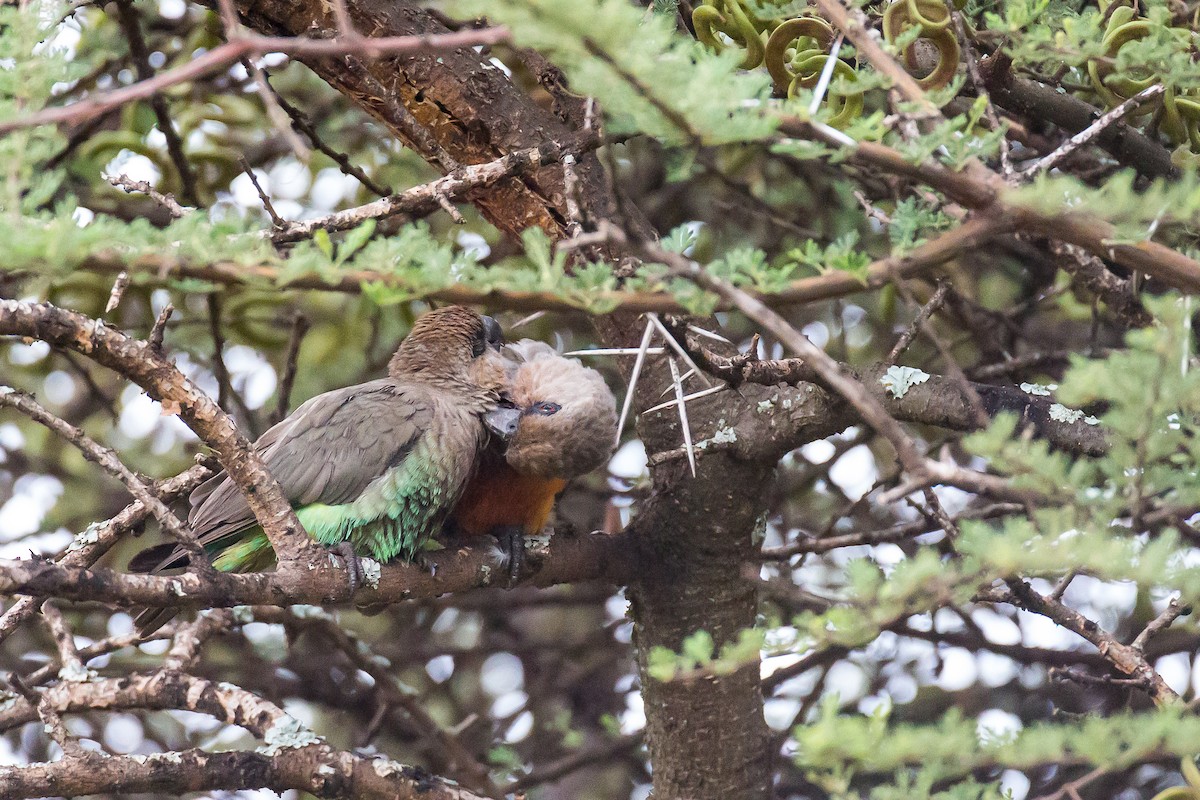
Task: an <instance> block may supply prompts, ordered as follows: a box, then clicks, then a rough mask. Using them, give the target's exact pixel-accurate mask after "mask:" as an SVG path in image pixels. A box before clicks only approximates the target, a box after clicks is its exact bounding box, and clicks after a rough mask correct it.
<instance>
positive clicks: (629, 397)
mask: <svg viewBox="0 0 1200 800" xmlns="http://www.w3.org/2000/svg"><path fill="white" fill-rule="evenodd" d="M652 335H654V323H653V321H647V322H646V332H645V333H643V334H642V344H641V346H640V347H639V348H638V354H637V360H636V361H634V362H633V372H631V373H629V389H628V390H627V391H626V392H625V403H624V405H622V406H621V419H620V420H618V421H617V441H616V444H617V445H620V444H621V432H622V431H624V430H625V420H626V419H628V418H629V407H630V406H631V405H633V393H634V391H635V390H636V389H637V379H638V375H640V374H641V372H642V364H643V363H644V362H645V361H646V353H647V351H649V349H650V337H651V336H652Z"/></svg>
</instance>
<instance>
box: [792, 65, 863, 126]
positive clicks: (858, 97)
mask: <svg viewBox="0 0 1200 800" xmlns="http://www.w3.org/2000/svg"><path fill="white" fill-rule="evenodd" d="M830 58H833V59H834V64H833V76H834V77H835V78H846V79H847V80H850V81H857V80H858V73H857V72H855V71H854V68H853V67H851V66H850V65H849V64H847V63H846V62H845V61H842V60H841V59H839V58H836V57H835V56H831V55H829V54H828V53H818V54H815V55H812V56H809V57H808V58H806V59H804V60H803V61H802V62H801V63H800V64H798V65H797V66H798V68H799V70H800V73H799V74H797V75H796V77H795V78H793V79H792V83H791V85H790V86H788V97H789V98H793V97H795V96H796V92H797V91H798V90H799V89H801V88H805V89H811V88H812V87H813V86H815V85H816V84H817V82H818V81H819V80H820V78H821V72H822V71H823V70H824V69H825V64H826V63H827V62H828V61H829V59H830ZM826 97H827V102H828V104H829V107H830V109H831V110H832V114H833V115H832V116H831V117H830V118H829V119H828V120H827V121H826V122H827V123H828V124H829V125H831V126H833V127H835V128H841V127H844V126H846V125H847V124H849V123H850V122H852V121H853V120H855V119H857V118H858V116H859V115H861V114H862V109H863V95H862V92H846V93H839V92H835V91H834V90H833V87H832V86H831V87H830V88H829V90H828V91H827V92H826Z"/></svg>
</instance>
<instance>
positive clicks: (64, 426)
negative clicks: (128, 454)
mask: <svg viewBox="0 0 1200 800" xmlns="http://www.w3.org/2000/svg"><path fill="white" fill-rule="evenodd" d="M0 406H7V407H9V408H14V409H16V410H17V411H20V412H21V413H23V414H25V415H26V416H28V417H29V418H30V419H32V420H33V421H34V422H37V423H38V424H40V425H44V426H45V427H47V428H49V429H50V430H52V431H54V432H55V433H56V434H58V435H59V436H61V437H62V438H63V439H65V440H66V441H68V442H70V443H71V444H72V445H74V446H75V447H76V448H77V449H78V450H79V452H81V453H83V456H84V458H86V459H87V460H88V461H91V462H92V463H94V464H96V465H98V466H99V467H100V468H101V469H103V470H104V471H105V472H107V473H108V474H110V475H112V476H114V477H116V478H117V479H118V480H120V481H121V483H123V484H125V488H127V489H128V490H129V493H130V494H132V495H133V496H134V498H135V499H136V500H137V501H138V502H140V503H141V504H142V505H143V506H145V507H146V508H147V509H149V510H150V513H151V514H152V515H153V516H154V518H155V519H156V520H158V522H159V524H160V525H162V526H163V530H165V531H166V532H167V533H168V534H169V535H170V536H171V537H173V538H174V539H175V540H176V541H178V542H179V543H180V544H181V545H183V546H184V548H186V549H187V551H188V552H189V553H190V554H191V555H193V556H196V558H193V559H192V560H193V562H199V564H200V567H201V568H203V565H206V564H208V559H206V558H203V557H202V556H203V553H204V550H203V548H201V547H200V546H199V545H198V544H197V543H196V537H195V536H193V535H192V532H191V530H189V529H188V528H187V527H186V526H184V524H183V523H182V522H180V521H179V518H178V517H176V516H175V513H174V512H173V511H171V509H169V508H167V506H166V505H165V504H164V503H163V502H162V501H161V500H159V499H158V497H157V496H155V494H154V493H153V492H152V491H151V490H150V488H149V487H148V486H146V484H145V483H144V482H143V481H142V479H141V478H139V477H138V476H137V475H134V474H133V472H132V471H131V470H130V469H129V468H128V467H126V466H125V465H124V464H123V463H122V462H121V459H120V458H119V457H118V456H117V454H116V453H114V452H113V451H112V450H110V449H108V448H107V447H104V446H103V445H101V444H99V443H98V442H96V441H95V440H94V439H92V438H91V437H90V436H88V435H87V434H86V433H84V432H83V431H81V430H80V429H79V428H76V427H75V426H74V425H72V424H70V423H69V422H66V421H65V420H62V419H59V418H58V417H56V416H54V415H53V414H51V413H50V412H49V411H47V410H46V409H45V408H43V407H42V406H41V404H39V403H38V402H37V401H36V400H34V399H33V398H32V397H30V396H29V395H27V394H25V393H24V392H20V391H16V390H12V389H10V390H8V391H5V389H4V388H2V387H0Z"/></svg>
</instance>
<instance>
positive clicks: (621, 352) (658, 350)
mask: <svg viewBox="0 0 1200 800" xmlns="http://www.w3.org/2000/svg"><path fill="white" fill-rule="evenodd" d="M642 352H644V353H645V354H646V355H650V356H661V355H662V354H663V353H665V352H667V351H666V348H664V347H647V348H645V350H643V349H642V348H640V347H600V348H596V349H595V350H572V351H571V352H569V353H563V355H564V356H636V355H637V354H638V353H642Z"/></svg>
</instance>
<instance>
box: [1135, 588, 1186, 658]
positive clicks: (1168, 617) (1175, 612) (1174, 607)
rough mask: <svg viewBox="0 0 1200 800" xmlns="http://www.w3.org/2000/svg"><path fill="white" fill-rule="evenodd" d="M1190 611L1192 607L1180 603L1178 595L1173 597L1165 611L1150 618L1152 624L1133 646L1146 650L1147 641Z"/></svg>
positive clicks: (1139, 649)
mask: <svg viewBox="0 0 1200 800" xmlns="http://www.w3.org/2000/svg"><path fill="white" fill-rule="evenodd" d="M1190 612H1191V609H1190V608H1188V607H1187V606H1181V605H1180V604H1179V598H1178V597H1172V598H1171V601H1170V602H1169V603H1167V607H1166V608H1165V609H1163V612H1162V613H1161V614H1159V615H1158V616H1157V617H1155V618H1154V619H1152V620H1150V624H1148V625H1147V626H1146V627H1145V628H1144V629H1143V630H1142V632H1141V633H1139V634H1138V635H1137V638H1136V639H1134V640H1133V643H1132V645H1131V646H1132V647H1133V648H1134V649H1135V650H1137V651H1139V652H1145V650H1146V643H1147V642H1149V641H1150V640H1151V639H1152V638H1154V637H1155V636H1157V635H1158V634H1159V633H1161V632H1162V631H1165V630H1166V629H1167V628H1169V627H1170V626H1171V623H1172V622H1174V621H1175V620H1177V619H1179V617H1181V616H1183V615H1184V614H1188V613H1190Z"/></svg>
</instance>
